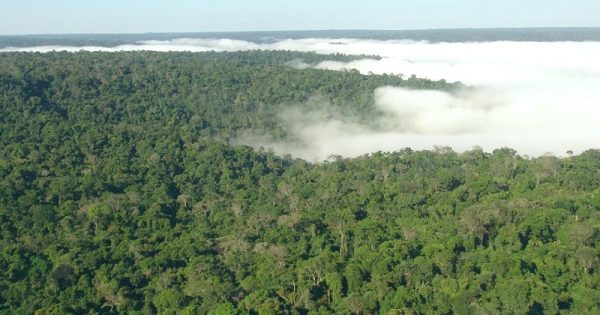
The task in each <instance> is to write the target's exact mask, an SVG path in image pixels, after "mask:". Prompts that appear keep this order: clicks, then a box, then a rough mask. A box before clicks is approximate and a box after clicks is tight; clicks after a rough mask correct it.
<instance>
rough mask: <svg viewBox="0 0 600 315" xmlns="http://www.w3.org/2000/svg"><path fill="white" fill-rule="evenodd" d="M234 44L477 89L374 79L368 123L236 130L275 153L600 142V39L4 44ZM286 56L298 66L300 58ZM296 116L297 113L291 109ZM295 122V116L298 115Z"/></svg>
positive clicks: (561, 147)
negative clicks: (289, 135) (254, 132)
mask: <svg viewBox="0 0 600 315" xmlns="http://www.w3.org/2000/svg"><path fill="white" fill-rule="evenodd" d="M81 49H84V50H93V51H121V50H127V51H131V50H155V51H209V50H214V51H241V50H250V49H264V50H297V51H315V52H317V53H325V54H329V53H343V54H367V55H379V56H382V57H383V58H382V59H381V60H374V59H364V60H356V61H352V62H348V63H344V62H337V61H325V62H321V63H319V64H318V65H316V66H315V67H316V68H321V69H331V70H342V69H357V70H359V71H360V72H361V73H364V74H368V73H376V74H382V73H393V74H403V75H405V76H406V77H408V76H410V75H412V74H415V75H417V76H419V77H425V78H430V79H434V80H437V79H445V80H447V81H461V82H464V83H466V84H469V85H473V86H474V87H475V89H473V90H469V91H464V92H462V93H458V94H448V93H444V92H439V91H410V90H405V89H400V88H395V87H381V88H379V89H377V90H376V91H374V93H375V99H376V104H375V106H377V109H378V110H379V111H380V113H381V118H380V119H378V120H377V121H376V122H374V124H375V125H376V126H374V125H373V124H370V125H366V124H358V123H352V122H350V121H351V120H350V119H348V118H347V117H341V116H340V117H336V118H335V119H331V118H323V117H321V116H322V115H318V114H319V113H295V115H296V116H295V118H296V119H294V120H288V125H289V127H290V130H291V131H292V132H293V134H294V135H295V136H296V138H297V139H299V141H298V142H297V143H277V142H272V141H267V140H266V139H264V138H260V137H256V136H255V137H252V138H250V137H248V138H245V139H238V141H241V140H245V141H246V143H251V144H255V145H264V146H267V147H271V148H273V149H274V150H275V151H276V152H278V153H282V154H283V153H291V154H292V155H295V156H299V157H304V158H308V159H313V160H320V159H324V158H326V157H327V156H329V155H332V154H337V155H343V156H356V155H361V154H364V153H369V152H374V151H379V150H383V151H386V150H397V149H400V148H404V147H412V148H413V149H430V148H431V147H432V146H434V145H445V146H451V147H453V148H454V149H455V150H459V151H461V150H466V149H470V148H471V147H473V146H475V145H479V146H482V147H483V148H485V149H487V150H493V149H495V148H498V147H502V146H509V147H512V148H515V149H517V150H518V151H519V152H520V153H521V154H528V155H541V154H543V153H545V152H549V151H550V152H554V153H556V154H564V152H565V151H566V150H573V151H575V152H581V151H583V150H586V149H589V148H599V147H600V124H599V123H598V122H597V120H598V117H600V88H599V87H600V59H598V56H600V42H482V43H428V42H414V41H376V40H358V39H314V38H313V39H300V40H282V41H279V42H275V43H269V44H257V43H251V42H246V41H240V40H229V39H176V40H171V41H146V42H140V43H138V44H135V45H124V46H118V47H113V48H106V47H56V46H48V47H34V48H4V49H1V50H0V51H14V50H17V51H51V50H69V51H78V50H81ZM289 65H290V66H293V67H297V68H305V67H307V66H308V65H306V64H304V63H302V62H301V61H298V60H296V61H290V63H289ZM298 117H300V118H301V119H298ZM300 122H301V123H300Z"/></svg>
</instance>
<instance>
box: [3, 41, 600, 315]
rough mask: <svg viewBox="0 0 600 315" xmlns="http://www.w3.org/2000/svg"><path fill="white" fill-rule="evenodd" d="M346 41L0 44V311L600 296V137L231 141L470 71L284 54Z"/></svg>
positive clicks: (446, 309) (546, 310) (358, 109)
mask: <svg viewBox="0 0 600 315" xmlns="http://www.w3.org/2000/svg"><path fill="white" fill-rule="evenodd" d="M352 58H362V57H351V56H341V55H334V56H323V55H317V54H312V53H295V52H265V51H255V52H241V53H216V52H209V53H156V52H128V53H125V52H122V53H89V52H79V53H65V52H55V53H47V54H39V53H2V54H0V136H1V137H0V313H5V314H33V313H35V314H69V313H75V314H87V313H92V314H94V313H98V314H110V313H119V314H151V313H160V314H206V313H208V314H286V313H287V314H330V313H336V314H371V313H382V314H470V313H474V314H488V313H489V314H496V313H503V314H504V313H505V314H566V313H575V314H586V313H589V314H595V313H596V314H597V313H600V288H599V286H600V270H598V269H597V267H598V264H599V251H598V246H599V245H600V233H599V228H600V215H599V214H600V151H599V150H589V151H586V152H584V153H582V154H580V155H577V156H571V157H568V158H556V157H553V156H541V157H537V158H524V157H521V156H519V155H518V154H517V152H515V151H514V150H511V149H508V148H499V149H497V150H495V151H493V152H492V153H486V152H483V151H482V150H481V149H478V148H474V149H473V150H470V151H467V152H464V153H456V152H453V151H452V150H451V149H449V148H444V147H439V148H436V149H434V150H431V151H413V150H411V149H409V148H406V149H403V150H400V151H397V152H391V153H383V152H378V153H373V154H370V155H366V156H362V157H358V158H354V159H344V158H341V157H339V158H336V159H332V160H330V161H324V162H322V163H309V162H306V161H303V160H300V159H293V158H292V157H290V156H286V157H279V156H276V155H274V154H273V153H271V152H268V151H266V150H261V149H253V148H251V147H247V146H231V145H229V144H228V139H229V138H230V137H235V136H236V135H238V134H239V133H241V132H243V131H244V130H248V129H262V130H264V131H265V132H267V133H269V134H271V135H272V136H273V137H276V138H282V139H283V138H286V137H287V131H286V129H285V126H283V125H281V123H280V122H279V121H278V118H277V117H278V116H277V115H278V113H279V112H280V111H281V110H282V109H284V108H285V107H286V106H290V105H298V104H304V103H307V100H309V99H310V98H312V97H315V96H317V97H319V98H320V99H322V100H325V102H322V104H323V105H322V106H328V107H332V108H335V109H336V110H338V111H340V112H343V113H348V114H352V115H356V116H358V117H362V118H363V119H365V120H368V119H369V117H372V115H375V114H376V113H374V112H373V106H372V105H373V90H374V89H375V88H377V87H380V86H383V85H392V86H403V87H408V88H414V89H420V88H428V89H442V90H447V91H453V90H454V89H456V88H457V87H460V86H461V85H460V84H459V83H447V82H445V81H428V80H423V79H418V78H414V77H413V78H409V79H405V78H402V77H399V76H388V75H383V76H379V75H368V76H367V75H361V74H359V73H358V72H357V71H343V72H334V71H326V70H316V69H305V70H299V69H293V68H291V67H289V66H287V64H288V62H289V61H291V60H303V61H304V62H307V63H316V62H318V61H322V60H332V59H335V60H349V59H352ZM307 106H308V105H307ZM311 106H315V105H314V104H313V105H311Z"/></svg>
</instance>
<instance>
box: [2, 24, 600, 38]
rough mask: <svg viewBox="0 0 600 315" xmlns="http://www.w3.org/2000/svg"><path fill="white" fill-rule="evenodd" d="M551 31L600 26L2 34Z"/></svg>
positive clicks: (106, 33) (588, 28) (35, 34)
mask: <svg viewBox="0 0 600 315" xmlns="http://www.w3.org/2000/svg"><path fill="white" fill-rule="evenodd" d="M550 29H579V30H582V29H586V30H593V29H597V30H600V26H516V27H453V28H414V29H410V28H407V29H369V28H357V29H346V28H339V29H337V28H334V29H291V30H235V31H233V30H229V31H157V32H155V31H148V32H123V33H110V32H84V33H20V34H0V36H2V37H19V36H60V35H150V34H164V35H166V34H216V33H220V34H235V33H248V34H249V33H293V32H344V31H345V32H361V31H370V32H420V31H460V30H550Z"/></svg>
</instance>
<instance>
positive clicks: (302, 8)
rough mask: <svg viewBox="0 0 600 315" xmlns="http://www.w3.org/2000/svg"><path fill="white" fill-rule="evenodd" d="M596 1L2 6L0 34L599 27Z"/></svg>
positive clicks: (234, 0)
mask: <svg viewBox="0 0 600 315" xmlns="http://www.w3.org/2000/svg"><path fill="white" fill-rule="evenodd" d="M599 13H600V0H519V1H518V0H445V1H442V0H411V1H404V0H396V1H393V0H368V1H365V0H361V1H359V0H344V1H342V0H321V1H319V0H302V1H293V2H292V1H284V0H280V1H276V0H255V1H248V0H245V1H244V0H216V1H203V0H201V1H191V0H170V1H158V0H144V1H142V0H120V1H119V0H97V1H90V0H54V1H48V0H1V1H0V34H40V33H137V32H203V31H253V30H303V29H427V28H463V27H548V26H559V27H567V26H584V27H599V26H600V18H598V14H599Z"/></svg>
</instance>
